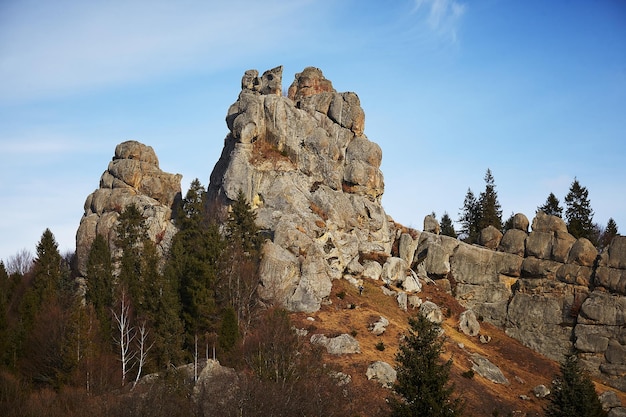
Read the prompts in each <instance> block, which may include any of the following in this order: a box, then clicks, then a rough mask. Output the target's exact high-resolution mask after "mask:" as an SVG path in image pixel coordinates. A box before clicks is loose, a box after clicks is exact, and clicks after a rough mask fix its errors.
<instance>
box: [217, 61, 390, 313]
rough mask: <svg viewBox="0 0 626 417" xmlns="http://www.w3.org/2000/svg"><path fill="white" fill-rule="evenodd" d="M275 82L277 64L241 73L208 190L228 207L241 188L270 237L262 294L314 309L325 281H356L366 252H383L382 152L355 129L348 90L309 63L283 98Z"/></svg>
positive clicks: (386, 243) (386, 248)
mask: <svg viewBox="0 0 626 417" xmlns="http://www.w3.org/2000/svg"><path fill="white" fill-rule="evenodd" d="M281 80H282V67H278V68H274V69H272V70H269V71H266V72H265V73H264V74H263V75H262V76H260V77H259V76H258V72H257V71H256V70H250V71H246V73H245V74H244V76H243V79H242V82H241V86H242V89H241V93H240V94H239V98H238V100H237V101H236V102H235V103H234V104H233V105H232V106H230V109H229V110H228V114H227V116H226V122H227V125H228V128H229V130H230V133H229V134H228V136H227V137H226V139H225V143H224V149H223V152H222V155H221V157H220V159H219V161H218V162H217V164H216V165H215V168H214V169H213V172H212V174H211V181H210V185H209V190H208V191H209V196H210V198H211V199H212V200H213V201H217V202H218V203H219V204H222V205H223V206H225V207H227V206H228V205H229V204H230V203H231V202H232V201H233V200H235V198H236V197H237V194H238V193H239V191H240V190H241V191H242V192H243V193H244V195H245V196H246V198H247V199H248V201H250V202H251V203H252V206H253V208H254V209H255V211H256V215H257V224H258V226H259V227H260V228H261V229H263V230H264V231H266V232H267V234H268V235H270V236H272V239H270V240H268V241H266V243H265V244H264V246H263V250H262V252H263V253H262V262H261V281H262V285H261V287H260V293H261V295H262V297H263V298H265V299H275V300H278V301H280V302H281V303H282V304H283V305H284V306H285V307H287V308H288V309H290V310H292V311H316V310H318V309H319V308H320V305H321V303H322V301H323V300H324V299H325V297H327V296H328V295H329V293H330V290H331V286H332V280H334V279H340V278H342V277H344V275H348V276H350V277H357V276H358V275H359V274H361V273H363V272H364V271H365V270H366V269H367V268H368V266H369V265H368V262H367V261H365V260H364V259H365V258H367V257H368V256H371V255H372V254H375V253H389V252H390V250H391V243H392V242H391V232H390V227H391V226H390V221H389V219H388V217H387V215H386V213H385V211H384V210H383V208H382V206H381V203H380V199H381V196H382V193H383V188H384V184H383V175H382V173H381V171H380V169H379V167H380V163H381V159H382V151H381V149H380V147H379V146H378V145H377V144H375V143H374V142H371V141H370V140H368V138H367V137H366V136H365V134H364V133H363V132H364V123H365V116H364V112H363V109H362V108H361V106H360V103H359V98H358V96H357V95H356V94H354V93H350V92H348V93H338V92H336V91H335V89H334V88H333V86H332V83H331V82H330V81H329V80H327V79H326V78H325V77H324V75H323V74H322V72H321V71H320V70H319V69H317V68H312V67H309V68H306V69H304V71H302V72H301V73H299V74H296V77H295V80H294V82H293V83H292V84H291V86H290V87H289V96H288V97H283V96H281V91H282V87H281ZM355 282H356V281H355Z"/></svg>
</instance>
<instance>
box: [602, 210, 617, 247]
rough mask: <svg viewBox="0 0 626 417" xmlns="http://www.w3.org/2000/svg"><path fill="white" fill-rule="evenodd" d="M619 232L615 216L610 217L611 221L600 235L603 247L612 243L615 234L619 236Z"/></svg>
mask: <svg viewBox="0 0 626 417" xmlns="http://www.w3.org/2000/svg"><path fill="white" fill-rule="evenodd" d="M618 234H619V233H618V231H617V223H615V220H613V218H612V217H611V218H609V221H608V222H607V223H606V227H605V228H604V231H603V232H602V234H601V235H600V239H599V240H600V242H599V244H600V247H601V248H606V247H608V246H609V245H610V244H611V241H612V240H613V238H614V237H615V236H617V235H618Z"/></svg>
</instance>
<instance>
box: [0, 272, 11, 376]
mask: <svg viewBox="0 0 626 417" xmlns="http://www.w3.org/2000/svg"><path fill="white" fill-rule="evenodd" d="M9 287H10V281H9V274H7V271H6V268H5V267H4V262H2V261H0V364H4V363H6V360H7V358H6V352H7V351H8V349H9V339H10V335H9V323H8V319H7V308H8V306H9Z"/></svg>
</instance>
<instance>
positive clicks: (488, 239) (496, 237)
mask: <svg viewBox="0 0 626 417" xmlns="http://www.w3.org/2000/svg"><path fill="white" fill-rule="evenodd" d="M501 240H502V233H501V232H500V231H499V230H498V229H496V228H495V227H493V226H487V227H485V228H484V229H483V230H481V231H480V238H479V239H478V243H479V244H480V245H482V246H484V247H486V248H488V249H491V250H496V249H497V247H498V245H499V244H500V241H501Z"/></svg>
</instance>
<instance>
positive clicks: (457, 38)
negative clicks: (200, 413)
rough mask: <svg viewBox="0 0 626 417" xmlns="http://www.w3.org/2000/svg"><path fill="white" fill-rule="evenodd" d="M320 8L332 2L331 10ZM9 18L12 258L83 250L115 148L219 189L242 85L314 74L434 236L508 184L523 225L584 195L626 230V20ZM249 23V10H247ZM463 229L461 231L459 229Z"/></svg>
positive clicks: (99, 11) (449, 7) (277, 5)
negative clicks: (350, 114) (574, 188)
mask: <svg viewBox="0 0 626 417" xmlns="http://www.w3.org/2000/svg"><path fill="white" fill-rule="evenodd" d="M320 3H321V5H320ZM185 5H186V7H181V6H178V5H173V4H170V3H168V2H161V1H157V2H147V1H130V2H119V3H117V2H112V3H106V4H100V3H96V4H86V3H83V2H78V1H76V0H62V1H60V2H58V3H55V4H54V5H53V4H38V3H37V2H35V1H22V2H6V3H3V4H2V5H0V150H1V151H2V152H0V154H1V155H2V156H1V157H0V167H1V168H0V170H1V172H2V174H1V175H0V178H2V181H0V193H2V195H3V201H4V204H3V205H2V209H1V210H2V211H0V218H1V219H2V220H1V221H0V235H1V236H3V238H2V240H1V241H0V259H2V260H4V261H6V260H7V259H8V258H9V257H11V256H13V255H15V254H16V253H18V252H19V251H21V250H22V249H27V250H28V251H30V252H31V253H32V254H33V255H36V245H37V243H38V242H39V240H40V238H41V235H42V233H43V232H44V230H45V229H46V228H49V229H50V230H51V231H52V233H53V234H54V235H55V237H56V240H57V242H58V243H59V250H60V251H61V253H65V252H67V251H73V250H74V249H75V234H76V231H77V229H78V225H79V222H80V218H81V216H82V214H83V204H84V201H85V199H86V198H87V196H88V195H89V194H90V193H92V192H93V191H94V190H95V189H97V188H98V184H99V180H100V176H101V174H102V172H103V171H105V169H106V167H107V164H108V162H109V161H110V160H111V157H112V156H113V153H114V149H115V146H116V145H117V144H119V143H121V142H124V141H126V140H131V139H132V140H137V141H139V142H141V143H144V144H146V145H149V146H152V147H153V149H154V150H155V153H156V155H157V156H158V158H159V162H160V168H161V169H162V170H163V171H166V172H170V173H180V174H182V175H183V180H182V184H181V188H182V193H183V195H184V194H185V193H186V191H187V189H188V187H189V184H190V182H191V181H192V180H193V179H194V178H198V179H199V180H200V182H201V183H202V184H203V185H204V186H205V187H207V186H208V179H209V175H210V173H211V171H212V169H213V166H214V165H215V163H216V162H217V160H218V158H219V155H220V153H221V150H222V144H223V139H224V137H225V136H226V134H227V133H228V129H227V127H226V123H225V121H224V117H225V115H226V111H227V110H228V107H229V106H230V104H232V103H233V102H235V101H236V99H237V95H238V94H239V91H240V82H241V77H242V75H243V73H244V72H245V71H246V70H248V69H251V68H254V69H257V70H258V71H259V73H263V72H264V71H266V70H268V69H270V68H273V67H276V66H279V65H283V67H284V70H283V89H286V88H288V87H289V85H290V84H291V82H292V80H293V77H294V76H295V74H296V73H297V72H300V71H302V70H303V69H304V68H305V67H307V66H315V67H318V68H320V69H321V70H322V71H323V73H324V76H325V77H326V78H327V79H329V80H330V81H331V82H332V83H333V87H334V88H335V89H336V90H337V91H340V92H343V91H354V92H356V94H357V95H358V96H359V98H360V100H361V106H362V107H363V109H364V111H365V135H366V136H367V137H368V139H370V140H371V141H373V142H376V143H377V144H379V145H380V147H381V148H382V151H383V162H382V165H381V171H382V172H383V175H384V176H385V194H384V195H383V200H382V203H383V207H384V209H385V211H386V212H387V214H388V215H390V216H391V217H392V218H394V220H396V221H398V222H399V223H401V224H403V225H405V226H408V227H413V228H415V229H418V230H422V229H423V227H422V224H423V219H424V217H425V216H426V215H428V214H430V213H431V212H433V211H434V212H435V213H436V215H437V219H438V220H439V221H440V220H441V216H442V215H443V213H444V212H447V213H448V214H449V216H450V217H451V219H452V220H453V221H456V220H457V218H458V213H459V212H460V208H461V207H462V206H463V200H464V197H465V195H466V193H467V190H468V188H471V189H472V191H473V192H474V194H475V195H478V194H479V193H480V192H482V191H483V190H484V185H485V184H484V181H483V177H484V175H485V172H486V170H487V169H490V170H491V172H492V174H493V177H494V180H495V185H496V191H497V193H498V200H499V202H500V204H501V207H502V217H503V221H505V220H506V219H507V218H508V217H509V216H510V215H511V214H512V213H523V214H524V215H526V217H528V219H529V221H531V222H532V219H533V218H534V216H535V210H536V208H537V207H538V206H540V205H542V204H544V203H545V201H546V198H547V197H548V195H549V194H550V193H554V194H555V195H556V197H557V198H558V199H559V201H560V205H561V206H562V207H563V208H564V209H565V208H566V204H565V201H564V198H565V195H566V194H567V192H568V190H569V187H570V185H571V183H572V182H573V181H574V179H575V178H576V179H577V180H578V181H579V183H580V184H581V185H582V186H584V187H586V188H587V190H588V191H589V200H590V202H591V208H592V209H593V211H594V217H593V221H594V223H598V224H599V225H600V226H602V227H604V226H606V223H607V221H608V219H609V218H613V219H614V220H615V222H616V223H617V226H618V229H619V232H620V233H623V231H622V230H626V229H624V228H626V193H625V192H624V191H626V164H625V163H624V156H626V141H625V140H624V139H625V138H624V132H626V118H625V117H623V111H624V108H626V54H625V53H624V50H625V49H624V46H626V24H624V22H626V4H624V3H621V2H619V1H605V2H600V3H595V4H591V3H589V2H585V1H582V0H580V1H573V2H572V1H568V2H565V1H557V2H550V3H549V4H545V3H543V2H533V1H531V2H524V3H523V4H518V3H512V2H508V1H490V2H481V3H470V2H467V1H454V0H410V1H409V0H407V1H401V2H397V3H394V4H392V5H387V4H361V3H358V2H356V1H352V0H351V1H346V2H341V3H340V4H336V3H335V2H331V1H322V2H313V1H308V0H302V1H290V2H284V1H279V0H274V1H269V2H265V3H264V4H258V3H257V2H252V1H247V0H237V1H233V2H229V3H228V4H219V5H218V4H216V3H213V2H208V3H205V2H196V1H190V2H188V3H185ZM242 10H246V13H242ZM458 227H459V225H458V223H456V222H455V228H458Z"/></svg>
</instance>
